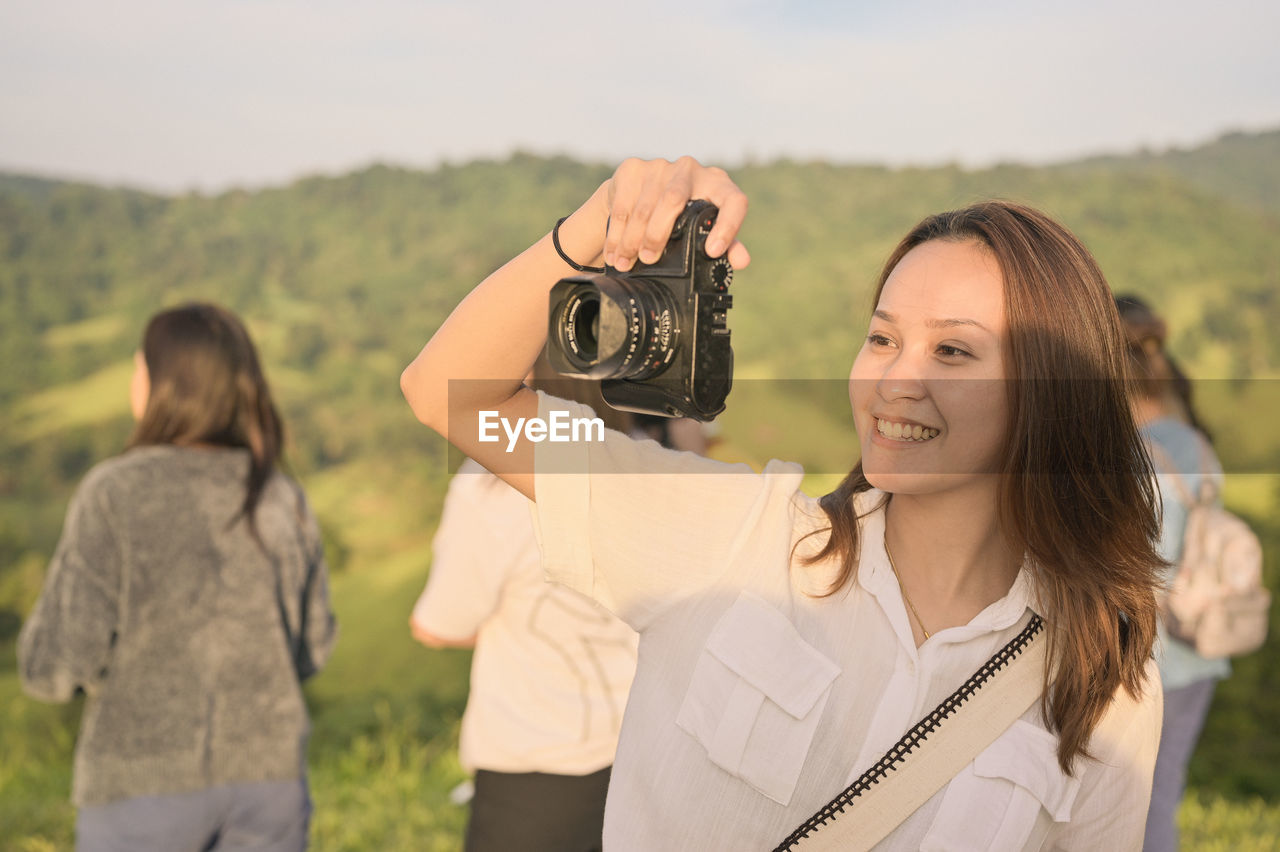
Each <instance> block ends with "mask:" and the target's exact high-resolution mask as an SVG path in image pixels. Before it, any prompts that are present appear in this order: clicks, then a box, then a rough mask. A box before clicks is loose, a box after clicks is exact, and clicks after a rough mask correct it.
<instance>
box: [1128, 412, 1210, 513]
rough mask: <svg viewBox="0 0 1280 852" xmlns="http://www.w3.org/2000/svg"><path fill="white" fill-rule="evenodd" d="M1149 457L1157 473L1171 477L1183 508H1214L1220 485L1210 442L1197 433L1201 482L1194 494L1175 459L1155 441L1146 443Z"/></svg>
mask: <svg viewBox="0 0 1280 852" xmlns="http://www.w3.org/2000/svg"><path fill="white" fill-rule="evenodd" d="M1145 443H1146V446H1147V455H1149V456H1151V462H1152V466H1153V467H1154V468H1155V471H1156V473H1158V474H1161V475H1164V476H1168V477H1170V481H1172V482H1173V487H1174V490H1176V491H1177V492H1178V499H1179V501H1180V502H1181V503H1182V505H1183V506H1185V507H1187V508H1188V509H1190V508H1191V507H1192V506H1197V505H1199V506H1212V505H1213V503H1214V502H1215V501H1216V500H1217V499H1218V485H1217V483H1216V482H1214V481H1213V474H1214V473H1215V471H1214V470H1213V462H1212V458H1213V455H1212V451H1211V450H1210V449H1209V442H1208V440H1206V439H1205V438H1204V436H1203V435H1201V434H1200V432H1199V431H1197V432H1196V445H1197V447H1198V449H1199V453H1200V465H1199V474H1200V481H1199V483H1197V485H1198V487H1197V488H1196V490H1195V492H1194V493H1193V492H1192V490H1191V485H1190V483H1189V482H1188V481H1187V476H1186V474H1184V473H1182V472H1181V471H1179V470H1178V466H1177V465H1175V464H1174V463H1173V459H1172V458H1171V457H1170V456H1169V454H1168V453H1167V452H1165V449H1164V447H1161V446H1160V445H1159V444H1157V443H1156V442H1155V441H1146V442H1145Z"/></svg>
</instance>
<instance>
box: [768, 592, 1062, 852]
mask: <svg viewBox="0 0 1280 852" xmlns="http://www.w3.org/2000/svg"><path fill="white" fill-rule="evenodd" d="M1047 642H1048V640H1047V639H1046V637H1045V630H1044V621H1043V619H1041V618H1040V616H1038V615H1035V614H1034V613H1033V614H1032V616H1031V619H1030V621H1028V622H1027V626H1026V627H1024V628H1023V629H1022V632H1020V633H1019V634H1018V635H1017V636H1015V637H1014V638H1013V639H1012V640H1011V641H1010V642H1009V644H1007V645H1005V646H1004V647H1003V648H1001V649H1000V650H999V651H997V652H996V654H995V656H993V657H992V658H991V659H989V660H987V662H986V663H984V664H983V665H982V667H981V668H980V669H978V670H977V671H976V672H974V673H973V676H972V677H970V678H969V679H968V680H967V681H965V683H964V684H963V685H962V686H961V687H960V688H959V689H957V690H956V691H955V692H953V693H952V694H951V695H950V696H948V697H947V698H946V699H945V700H944V701H943V702H942V703H941V704H939V705H938V706H937V707H935V708H934V710H933V712H931V713H930V714H929V715H927V716H925V717H924V718H923V719H921V720H920V721H919V722H918V723H916V725H915V726H914V727H913V728H911V730H909V731H907V733H906V734H904V735H903V737H902V739H900V740H898V742H897V743H896V744H894V746H893V747H892V748H890V749H889V751H888V752H886V753H885V755H884V757H882V758H880V760H878V761H877V762H876V763H875V764H873V765H872V766H871V768H870V769H868V770H867V771H866V772H864V773H862V775H861V776H860V777H859V778H858V780H856V781H854V782H853V784H851V785H849V786H848V787H846V788H845V789H844V791H843V792H842V793H840V795H838V796H836V797H835V798H834V799H832V800H831V801H830V802H829V803H828V804H827V805H825V806H824V807H822V808H821V809H819V810H818V812H817V813H815V814H814V815H813V816H812V817H810V818H809V819H808V820H806V821H805V823H804V824H803V825H801V826H800V827H799V828H797V829H796V830H795V831H793V832H792V833H791V834H790V836H788V837H787V839H786V840H784V841H782V843H781V844H779V845H778V846H777V847H776V848H775V849H774V852H791V850H797V852H835V850H839V852H846V850H868V849H871V847H873V846H875V845H876V844H877V843H879V842H880V841H881V840H883V839H884V838H885V837H886V836H887V835H888V834H889V833H890V832H891V831H893V830H894V829H895V828H897V827H898V826H899V825H900V824H901V823H902V822H903V820H905V819H906V818H907V817H909V816H911V814H913V813H915V812H916V810H917V809H918V808H919V807H920V806H921V805H923V804H924V803H925V802H927V801H928V800H929V799H930V798H931V797H932V796H933V794H934V793H936V792H937V791H938V790H940V789H942V787H943V786H944V785H946V784H947V782H949V781H950V780H951V779H952V778H954V777H955V775H956V773H958V772H959V771H960V770H961V769H963V768H964V767H965V766H967V765H968V764H969V763H970V762H972V761H973V759H974V758H975V757H977V756H978V753H979V752H981V751H982V750H983V749H984V748H986V747H987V746H989V745H991V743H993V742H994V741H995V740H996V738H997V737H999V736H1000V735H1001V734H1002V733H1004V732H1005V730H1007V729H1008V727H1009V726H1010V725H1012V724H1013V723H1014V722H1015V721H1017V719H1018V717H1020V716H1021V715H1022V714H1023V713H1025V712H1026V711H1027V709H1028V708H1029V707H1031V705H1032V704H1034V703H1035V701H1036V700H1037V699H1038V698H1040V696H1041V694H1042V693H1043V691H1044V672H1045V660H1046V657H1047V654H1048V651H1047V648H1046V645H1047Z"/></svg>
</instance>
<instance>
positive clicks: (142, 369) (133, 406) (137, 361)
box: [129, 351, 151, 420]
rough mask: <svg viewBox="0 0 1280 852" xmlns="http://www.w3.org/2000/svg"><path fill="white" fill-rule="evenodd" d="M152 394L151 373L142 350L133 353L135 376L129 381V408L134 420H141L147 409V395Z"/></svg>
mask: <svg viewBox="0 0 1280 852" xmlns="http://www.w3.org/2000/svg"><path fill="white" fill-rule="evenodd" d="M150 395H151V374H150V373H148V372H147V361H146V359H145V358H143V357H142V352H141V351H139V352H134V353H133V378H132V379H131V380H130V381H129V410H130V411H132V412H133V419H134V420H141V419H142V415H143V413H144V412H146V410H147V397H148V396H150Z"/></svg>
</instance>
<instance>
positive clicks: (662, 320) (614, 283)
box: [550, 275, 679, 380]
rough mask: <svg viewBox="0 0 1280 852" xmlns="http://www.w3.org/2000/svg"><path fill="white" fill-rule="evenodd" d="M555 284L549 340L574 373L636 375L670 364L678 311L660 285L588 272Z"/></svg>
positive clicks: (617, 376)
mask: <svg viewBox="0 0 1280 852" xmlns="http://www.w3.org/2000/svg"><path fill="white" fill-rule="evenodd" d="M568 283H570V282H568V281H566V282H562V284H568ZM556 288H557V289H556V290H553V291H552V297H553V299H556V301H555V304H554V306H553V308H552V329H551V331H552V334H551V338H550V339H551V344H552V346H553V347H555V348H556V349H558V350H559V351H560V353H561V354H562V355H563V356H564V358H565V360H566V361H567V362H568V364H569V365H570V366H571V367H572V368H573V370H574V372H576V373H577V374H578V375H582V376H585V377H586V378H591V379H633V380H639V379H645V378H648V377H649V376H653V375H656V374H657V373H660V372H662V371H663V370H664V369H665V368H666V367H667V366H668V365H669V364H670V363H671V360H672V358H673V357H674V355H675V352H676V343H677V338H678V336H679V328H678V322H677V317H678V312H677V310H676V305H675V301H674V299H673V298H672V296H671V293H670V291H669V290H668V289H667V288H666V287H664V286H662V285H661V284H659V283H655V282H652V281H647V280H645V279H643V278H620V277H616V276H612V275H593V276H592V277H591V278H590V279H586V280H584V279H575V280H573V282H572V286H570V287H569V288H567V289H565V290H562V289H560V288H561V285H559V284H558V285H556ZM557 296H558V298H557Z"/></svg>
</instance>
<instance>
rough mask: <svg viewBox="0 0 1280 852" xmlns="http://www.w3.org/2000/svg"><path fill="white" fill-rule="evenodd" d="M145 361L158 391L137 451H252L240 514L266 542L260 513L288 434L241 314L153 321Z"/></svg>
mask: <svg viewBox="0 0 1280 852" xmlns="http://www.w3.org/2000/svg"><path fill="white" fill-rule="evenodd" d="M142 355H143V358H144V359H145V360H146V363H147V373H148V378H149V379H150V385H151V389H150V393H149V395H148V397H147V407H146V411H145V412H144V413H143V415H142V418H141V419H140V420H139V421H138V425H137V426H136V427H135V428H134V431H133V436H132V437H131V438H130V439H129V446H130V447H137V446H144V445H149V444H176V445H179V446H194V445H201V444H204V445H214V446H222V447H242V448H244V449H247V450H248V451H249V457H250V463H249V475H248V477H247V481H246V482H245V497H244V502H243V503H242V504H241V507H240V514H241V515H243V516H244V517H245V519H246V520H247V521H248V524H249V531H250V533H251V534H252V535H253V537H254V538H255V539H257V540H258V542H259V544H261V537H260V536H259V534H258V527H257V523H256V522H255V520H254V512H255V510H256V509H257V507H258V502H259V501H260V500H261V498H262V490H263V488H264V487H266V484H267V480H268V479H270V477H271V474H272V472H274V471H275V469H276V465H277V464H278V463H279V460H280V454H281V451H282V447H283V444H284V428H283V425H282V424H281V421H280V414H279V412H278V411H277V410H276V406H275V403H274V402H273V401H272V399H271V390H270V388H268V386H267V379H266V376H265V375H263V372H262V366H261V364H260V362H259V360H258V351H257V349H256V348H255V347H254V345H253V341H252V340H251V339H250V338H249V332H248V331H246V330H245V327H244V325H243V324H242V323H241V322H240V320H239V319H238V318H237V317H236V316H235V314H233V313H231V312H230V311H228V310H226V309H224V308H220V307H218V306H217V305H210V304H203V303H193V304H187V305H182V306H181V307H177V308H172V309H170V310H166V311H162V312H160V313H158V314H156V315H155V316H153V317H152V318H151V321H150V322H149V323H147V329H146V331H145V332H144V334H143V337H142ZM231 520H232V521H234V520H235V519H234V518H233V519H231Z"/></svg>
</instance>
